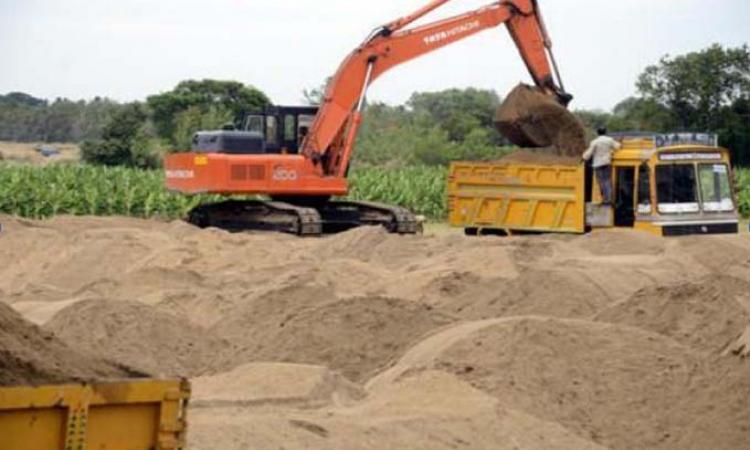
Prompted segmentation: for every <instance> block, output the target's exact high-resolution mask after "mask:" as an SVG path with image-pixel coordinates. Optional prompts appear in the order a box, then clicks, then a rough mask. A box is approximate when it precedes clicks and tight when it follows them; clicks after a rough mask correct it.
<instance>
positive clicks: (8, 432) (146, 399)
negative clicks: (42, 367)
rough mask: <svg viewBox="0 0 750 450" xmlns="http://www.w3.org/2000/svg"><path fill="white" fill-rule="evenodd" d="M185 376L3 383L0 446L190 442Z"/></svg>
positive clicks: (80, 448) (145, 446)
mask: <svg viewBox="0 0 750 450" xmlns="http://www.w3.org/2000/svg"><path fill="white" fill-rule="evenodd" d="M189 396H190V387H189V384H188V382H187V381H184V380H139V381H123V382H113V383H94V384H69V385H58V386H40V387H27V386H21V387H0V450H42V449H44V450H52V449H55V450H57V449H60V450H85V449H97V450H151V449H181V448H184V446H185V410H186V406H187V401H188V397H189Z"/></svg>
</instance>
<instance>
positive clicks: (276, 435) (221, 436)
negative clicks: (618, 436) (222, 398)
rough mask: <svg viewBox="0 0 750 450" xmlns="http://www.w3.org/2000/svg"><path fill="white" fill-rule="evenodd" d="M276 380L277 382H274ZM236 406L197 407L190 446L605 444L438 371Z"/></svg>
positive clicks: (439, 449)
mask: <svg viewBox="0 0 750 450" xmlns="http://www.w3.org/2000/svg"><path fill="white" fill-rule="evenodd" d="M290 368H291V367H290ZM292 369H293V368H292ZM299 370H300V372H297V373H292V374H291V376H292V377H293V381H292V384H293V385H295V384H297V382H298V377H299V376H300V375H304V373H305V372H307V373H309V372H311V371H313V370H314V368H308V369H304V368H300V369H299ZM311 376H312V377H313V378H315V377H316V375H315V374H314V373H313V374H311ZM264 381H265V382H264V384H266V385H268V386H269V388H270V390H271V391H273V392H277V391H279V390H280V391H281V392H282V395H283V394H285V393H286V387H285V386H283V385H282V383H281V382H283V381H284V379H283V378H281V379H278V380H274V379H273V378H272V377H269V378H267V379H266V380H264ZM276 381H279V383H276ZM274 384H278V386H275V387H271V386H272V385H274ZM196 395H198V393H197V392H196ZM198 401H199V402H200V400H198ZM237 411H238V410H237V409H236V408H231V407H224V408H212V409H206V408H202V407H198V408H197V409H194V410H193V411H191V414H190V420H191V444H190V445H191V448H193V449H201V450H202V449H206V450H208V449H214V448H216V447H217V445H218V443H221V445H223V446H231V447H234V448H239V447H240V446H241V445H242V444H241V443H245V444H247V445H251V446H253V447H257V448H277V447H281V446H283V447H284V448H305V449H340V450H348V449H364V450H380V449H391V448H393V449H402V448H403V449H430V450H444V449H445V450H448V449H456V448H470V449H482V450H483V449H486V450H495V449H519V450H521V449H529V450H531V449H535V450H542V449H549V450H553V449H554V450H559V449H570V450H573V449H575V450H596V449H598V450H602V449H603V447H600V446H597V445H596V444H594V443H592V442H590V441H588V440H586V439H582V438H580V437H578V436H576V435H574V434H573V433H572V432H570V431H569V430H566V429H565V428H564V427H562V426H560V425H559V424H556V423H552V422H547V421H544V420H541V419H539V418H536V417H533V416H531V415H528V414H525V413H523V412H520V411H516V410H509V409H506V408H505V407H503V406H502V404H501V403H500V402H498V401H497V400H496V399H494V398H492V397H490V396H488V395H487V394H485V393H483V392H481V391H479V390H477V389H474V388H472V387H471V386H470V385H469V384H467V383H466V382H463V381H461V380H459V379H458V378H456V377H455V376H453V375H450V374H447V373H444V372H438V371H422V372H419V373H411V374H409V375H408V376H405V377H403V378H402V379H400V380H398V381H397V382H396V383H393V384H391V385H388V386H386V387H384V388H383V389H380V390H378V391H377V392H370V393H368V395H367V397H366V398H364V399H362V400H361V401H359V402H357V403H354V404H352V405H345V406H341V405H333V406H328V407H325V408H323V409H310V408H309V407H307V404H304V405H303V406H301V407H299V406H296V405H295V404H294V403H292V404H286V405H282V406H275V407H273V408H271V407H269V404H265V405H262V404H261V405H257V404H256V405H253V406H252V407H250V408H246V409H245V410H244V411H245V412H244V414H237Z"/></svg>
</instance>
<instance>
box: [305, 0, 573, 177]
mask: <svg viewBox="0 0 750 450" xmlns="http://www.w3.org/2000/svg"><path fill="white" fill-rule="evenodd" d="M448 1H449V0H436V1H433V2H431V3H430V4H428V5H426V6H425V7H423V8H421V9H420V10H418V11H416V12H415V13H414V14H411V15H408V16H406V17H403V18H401V19H398V20H396V21H394V22H391V23H390V24H388V25H385V26H383V27H381V28H380V29H378V30H376V31H375V32H374V33H373V34H372V35H371V36H369V37H368V38H367V39H366V40H365V42H364V43H362V45H360V46H359V47H357V48H356V49H355V50H354V51H353V52H352V53H351V54H350V55H349V56H348V57H347V58H346V59H345V60H344V62H343V63H342V64H341V67H340V68H339V70H338V71H337V73H336V75H335V76H334V77H333V78H332V79H331V81H330V83H329V84H328V87H327V89H326V93H325V97H324V99H323V103H322V105H321V109H320V111H319V113H318V115H317V117H316V118H315V121H314V122H313V125H312V128H311V130H310V133H309V135H308V137H307V139H306V140H305V142H304V143H303V154H304V155H306V156H307V157H309V158H311V159H312V160H313V161H315V162H316V163H318V162H322V167H321V171H322V174H323V175H334V176H344V174H345V173H346V169H347V168H348V164H349V160H350V158H351V154H352V147H353V144H354V140H355V138H356V132H357V129H358V127H359V123H360V122H361V107H362V105H363V101H364V97H365V94H366V92H367V88H368V86H369V85H370V84H371V83H372V82H373V81H374V80H376V79H377V78H378V77H380V76H381V75H382V74H383V73H385V72H386V71H388V70H390V69H391V68H393V67H395V66H397V65H399V64H402V63H404V62H407V61H410V60H412V59H414V58H417V57H419V56H422V55H424V54H427V53H430V52H432V51H435V50H437V49H440V48H442V47H445V46H448V45H450V44H453V43H455V42H457V41H460V40H463V39H465V38H467V37H470V36H473V35H475V34H477V33H479V32H481V31H484V30H487V29H490V28H494V27H497V26H499V25H501V24H506V25H507V28H508V30H509V32H510V35H511V37H512V39H513V41H514V42H515V44H516V46H517V47H518V50H519V52H520V55H521V57H522V59H523V61H524V62H525V64H526V67H527V68H528V70H529V73H530V74H531V77H532V79H533V80H534V84H535V85H536V86H538V87H539V88H540V89H541V90H542V91H543V92H544V93H546V94H548V95H550V96H553V97H554V98H555V99H556V100H557V101H558V102H559V103H561V104H563V105H567V103H568V102H569V101H570V99H571V98H572V97H571V96H570V95H568V94H567V93H565V92H564V90H563V89H562V88H561V87H560V86H559V85H558V84H557V83H556V82H555V78H554V76H553V71H552V68H553V64H551V63H550V61H554V59H553V58H552V56H551V42H550V40H549V38H548V35H547V32H546V29H545V26H544V22H543V20H542V18H541V15H540V13H539V8H538V5H537V2H536V1H535V0H503V1H499V2H494V3H492V4H490V5H487V6H485V7H482V8H479V9H477V10H475V11H471V12H468V13H465V14H460V15H457V16H454V17H451V18H448V19H444V20H440V21H438V22H435V23H431V24H427V25H423V26H420V27H416V28H405V27H407V26H408V25H410V24H412V23H413V22H415V21H416V20H418V19H420V18H422V17H423V16H425V15H426V14H429V13H430V12H432V11H434V10H435V9H437V8H439V7H440V6H442V5H444V4H445V3H447V2H448ZM558 78H559V77H558Z"/></svg>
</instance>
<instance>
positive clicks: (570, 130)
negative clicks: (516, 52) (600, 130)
mask: <svg viewBox="0 0 750 450" xmlns="http://www.w3.org/2000/svg"><path fill="white" fill-rule="evenodd" d="M495 125H496V126H497V129H498V130H499V131H500V132H501V133H502V134H503V136H505V137H506V138H507V139H508V140H510V141H511V142H512V143H514V144H516V145H518V146H520V147H534V148H543V147H552V148H554V150H555V152H556V153H558V154H560V155H565V156H570V157H576V156H578V157H580V155H581V154H582V153H583V151H584V150H585V149H586V128H585V127H584V126H583V124H582V123H581V121H580V120H579V119H578V118H577V117H576V116H575V115H573V114H572V113H571V112H569V111H568V110H567V109H566V108H565V107H564V106H562V105H560V104H559V103H558V102H557V101H556V100H555V99H553V98H551V97H550V96H548V95H545V94H543V93H542V92H541V91H540V89H539V88H536V87H532V86H527V85H525V84H519V85H518V86H516V88H515V89H513V90H512V91H511V92H510V93H509V94H508V96H507V97H506V98H505V100H504V101H503V103H502V105H501V106H500V108H498V110H497V112H496V114H495Z"/></svg>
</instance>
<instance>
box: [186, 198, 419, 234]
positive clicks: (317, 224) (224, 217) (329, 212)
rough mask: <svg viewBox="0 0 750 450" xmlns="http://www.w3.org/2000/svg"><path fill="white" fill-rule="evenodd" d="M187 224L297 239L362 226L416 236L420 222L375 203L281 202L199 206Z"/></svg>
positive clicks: (397, 209)
mask: <svg viewBox="0 0 750 450" xmlns="http://www.w3.org/2000/svg"><path fill="white" fill-rule="evenodd" d="M188 222H190V223H191V224H193V225H195V226H198V227H201V228H207V227H216V228H220V229H224V230H227V231H250V230H259V231H275V232H282V233H289V234H295V235H297V236H320V235H321V234H323V233H338V232H341V231H346V230H350V229H352V228H356V227H360V226H368V225H369V226H377V225H380V226H382V227H384V228H385V229H386V230H387V231H388V232H389V233H397V234H416V233H419V232H421V231H422V223H421V221H420V220H419V219H418V218H417V217H416V216H415V215H414V214H412V213H411V212H410V211H409V210H407V209H405V208H402V207H400V206H393V205H385V204H382V203H374V202H357V201H326V202H320V203H316V204H314V205H309V204H305V205H299V204H293V203H290V202H281V201H262V200H228V201H225V202H221V203H213V204H208V205H202V206H198V207H196V208H195V209H193V210H192V211H191V212H190V214H189V217H188Z"/></svg>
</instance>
